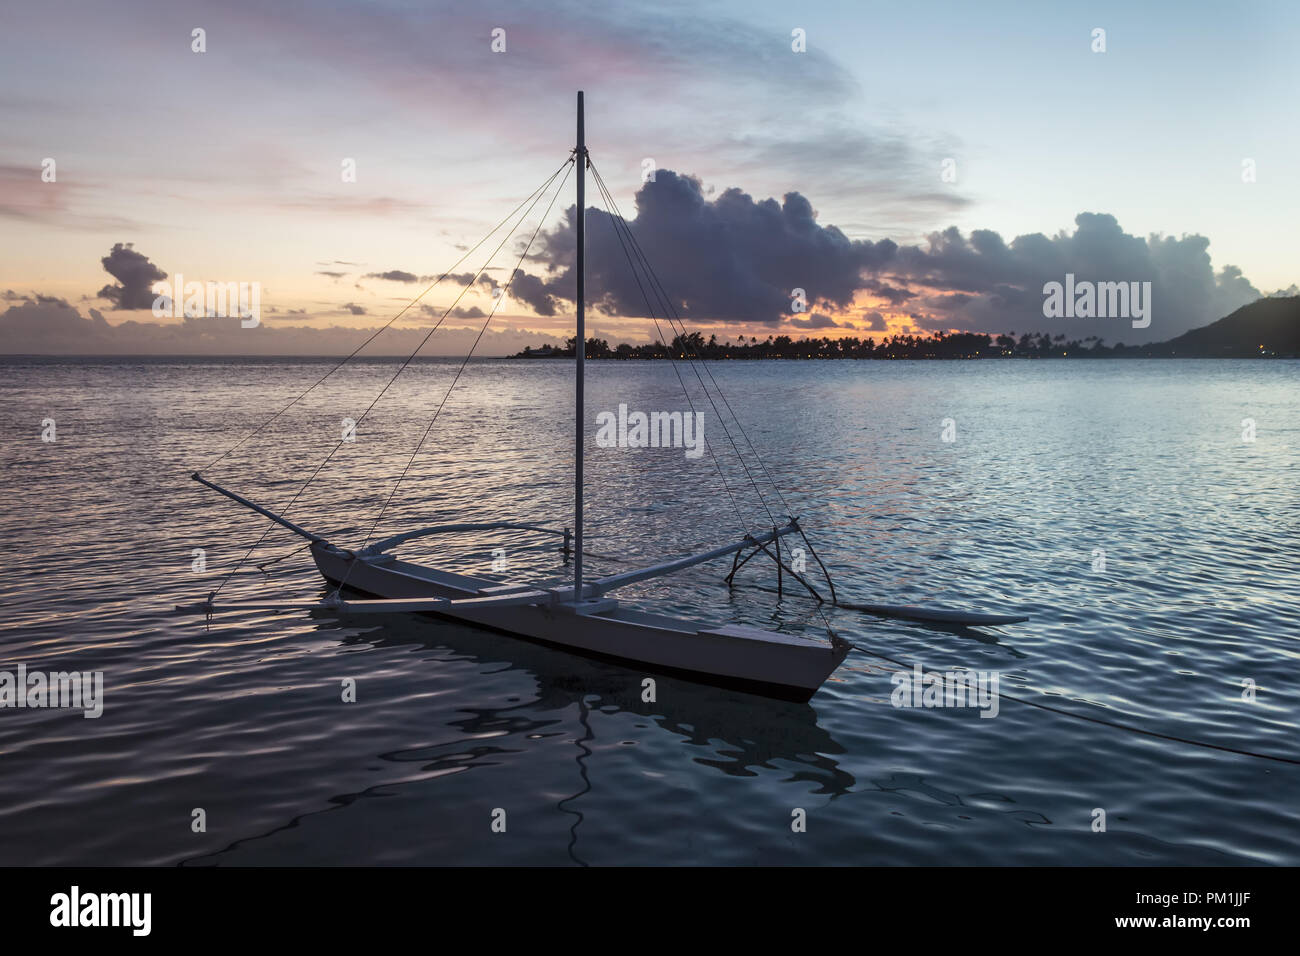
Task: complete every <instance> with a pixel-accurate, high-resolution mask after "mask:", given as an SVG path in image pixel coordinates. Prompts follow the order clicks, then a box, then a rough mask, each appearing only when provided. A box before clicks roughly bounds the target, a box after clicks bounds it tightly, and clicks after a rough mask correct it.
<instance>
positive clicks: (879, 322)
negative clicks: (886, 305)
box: [862, 312, 889, 332]
mask: <svg viewBox="0 0 1300 956" xmlns="http://www.w3.org/2000/svg"><path fill="white" fill-rule="evenodd" d="M862 321H863V322H865V323H866V324H865V325H863V326H862V328H863V330H864V331H867V332H885V331H888V328H889V327H888V326H887V325H885V317H884V316H883V315H881V314H880V313H879V312H865V313H863V315H862Z"/></svg>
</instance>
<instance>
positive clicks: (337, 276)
mask: <svg viewBox="0 0 1300 956" xmlns="http://www.w3.org/2000/svg"><path fill="white" fill-rule="evenodd" d="M316 274H317V275H318V276H329V277H330V278H331V279H342V278H343V277H344V276H346V275H347V273H346V272H317V273H316Z"/></svg>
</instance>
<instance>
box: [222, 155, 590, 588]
mask: <svg viewBox="0 0 1300 956" xmlns="http://www.w3.org/2000/svg"><path fill="white" fill-rule="evenodd" d="M571 162H572V159H566V160H565V161H564V163H562V164H561V165H560V166H559V168H557V169H556V170H555V172H553V173H552V174H551V175H550V176H549V177H548V178H547V179H546V181H545V182H544V183H543V184H542V185H541V187H539V188H538V189H536V190H534V191H533V192H532V193H531V194H530V195H529V198H528V199H525V200H524V202H523V203H521V204H520V206H523V205H524V204H525V203H527V204H528V208H527V209H525V210H524V212H523V213H522V215H521V216H520V217H519V221H518V222H516V223H515V225H514V226H512V227H511V229H510V230H509V231H508V232H507V233H506V235H505V236H504V237H503V238H502V240H501V242H500V243H498V244H497V247H496V248H495V249H494V250H493V251H492V255H491V256H489V257H488V260H487V263H490V262H491V261H492V259H494V258H495V257H496V255H497V253H499V252H500V251H501V249H502V248H503V247H504V246H505V244H506V243H507V242H509V241H510V237H511V236H513V235H514V233H515V230H517V229H518V228H519V226H520V225H521V224H522V223H523V221H524V220H525V219H527V218H528V216H529V214H531V213H532V211H533V209H534V208H535V207H536V206H537V203H538V202H539V201H540V200H541V198H542V196H544V195H545V194H546V190H547V189H549V187H550V185H551V184H552V183H553V182H554V181H555V179H556V178H557V177H558V176H559V175H560V173H561V172H564V171H565V170H566V169H569V168H570V165H569V164H570V163H571ZM566 179H567V176H566ZM530 200H531V202H530ZM552 202H554V198H552ZM520 206H516V207H515V211H518V209H519V208H520ZM513 216H514V212H512V213H511V215H510V216H509V217H507V219H509V218H513ZM500 228H501V227H500V225H498V226H496V227H494V228H493V230H492V232H490V233H488V235H487V236H485V237H484V239H483V240H480V241H479V242H478V243H477V244H476V245H475V246H474V248H475V249H477V248H478V247H479V246H481V245H482V244H483V242H484V241H485V240H486V239H487V238H488V237H490V236H491V235H492V234H494V233H495V232H497V231H498V230H499V229H500ZM467 255H468V253H467V254H466V256H467ZM466 256H462V257H461V259H460V260H459V261H458V262H457V265H459V264H460V263H461V262H464V261H465V258H466ZM487 263H484V266H483V267H480V268H479V269H478V271H477V272H475V273H474V275H473V277H472V278H471V279H470V281H469V282H467V283H466V284H465V286H464V287H463V288H462V289H461V291H460V293H459V294H458V295H457V296H456V298H455V299H454V300H453V301H452V303H451V305H449V306H447V308H446V309H445V310H444V311H443V313H442V315H441V316H440V317H439V319H438V321H437V323H436V324H435V325H434V326H433V328H431V329H430V330H429V331H428V333H426V334H425V336H424V338H422V339H421V340H420V343H419V344H418V345H417V346H416V347H415V350H414V351H413V352H411V354H410V355H408V356H407V357H406V359H405V361H403V362H402V364H401V366H400V367H399V368H398V369H397V371H396V372H395V373H393V375H392V377H391V378H389V380H388V381H387V383H385V385H384V387H383V388H382V389H381V390H380V392H379V394H378V395H376V396H375V398H374V400H373V401H371V403H370V404H369V406H367V407H366V410H365V411H364V412H363V413H362V414H361V417H360V418H358V419H357V420H356V424H357V425H360V424H361V423H362V422H363V421H365V419H366V416H368V415H369V414H370V412H371V411H372V410H373V409H374V407H375V406H376V405H377V404H378V403H379V400H380V399H381V398H383V397H384V394H385V393H386V392H387V391H388V389H389V388H391V387H392V385H393V383H394V382H395V381H397V377H398V376H399V375H401V374H402V372H404V371H405V370H406V368H407V367H408V366H409V365H410V364H411V362H412V361H413V360H414V359H415V357H416V355H418V354H419V352H420V350H421V349H422V348H424V346H425V343H427V342H428V341H429V339H430V338H431V337H432V336H433V333H435V332H436V331H438V329H439V328H441V326H442V324H443V322H444V321H446V319H447V316H448V315H450V314H451V311H452V310H453V309H454V308H455V307H456V305H457V304H458V303H459V302H460V300H461V299H462V298H463V297H464V296H465V293H466V292H468V291H469V290H470V289H471V288H473V286H474V283H476V282H477V281H478V277H479V276H480V275H482V274H483V272H484V269H485V268H486V265H487ZM452 268H453V269H454V268H455V266H453V267H452ZM450 271H451V270H448V272H447V273H444V275H447V274H450ZM511 278H513V276H512V277H511ZM434 284H435V285H436V283H434ZM430 288H432V286H430ZM425 292H428V289H426V290H425V291H424V292H421V293H420V295H419V296H417V297H416V298H415V299H413V300H412V301H411V302H410V303H408V304H407V305H406V307H405V308H403V309H402V311H401V312H399V313H398V314H397V316H394V317H393V319H392V320H390V321H389V323H388V325H392V323H393V322H395V321H396V320H397V317H398V316H400V315H401V314H402V313H404V312H406V311H407V310H408V309H410V308H411V306H412V305H414V304H415V302H417V301H419V298H420V297H422V296H423V295H424V294H425ZM387 327H388V326H387V325H386V326H384V328H387ZM380 331H381V332H382V331H383V329H380ZM375 335H378V333H376V334H375ZM375 335H372V336H371V337H370V339H368V340H367V341H368V342H369V341H373V340H374V338H375ZM480 335H481V333H480ZM362 347H364V343H363V346H362ZM359 351H360V349H357V350H356V351H354V352H353V353H352V355H349V356H348V359H350V358H352V356H354V355H356V354H357V352H359ZM348 359H344V361H343V362H340V363H339V364H338V365H336V366H335V367H334V368H333V369H331V370H330V371H329V372H327V373H326V374H325V375H324V376H322V377H321V379H320V381H318V382H317V383H316V384H315V385H312V386H311V388H309V389H307V391H306V392H303V394H302V395H300V396H299V397H298V399H294V401H293V402H290V403H289V405H287V406H285V407H284V408H283V409H281V410H280V411H279V412H277V413H276V414H275V415H274V416H272V418H271V419H270V420H268V421H267V422H265V423H263V425H262V426H260V427H259V428H258V429H257V431H261V430H262V428H265V427H266V426H267V425H269V424H270V422H271V421H273V420H274V419H275V418H278V417H279V416H280V415H281V414H283V413H284V412H285V411H287V410H288V409H289V408H290V407H291V406H292V405H294V404H296V402H297V401H298V400H299V399H301V398H302V397H303V396H305V395H306V394H307V392H310V391H311V389H312V388H315V387H316V385H319V384H320V382H323V381H324V380H325V379H326V378H329V376H330V375H332V374H333V373H334V372H336V371H338V369H340V368H342V367H343V365H344V364H346V362H347V361H348ZM254 434H256V431H255V432H254ZM247 437H248V438H251V437H252V435H249V436H247ZM244 440H247V438H246V439H244ZM241 444H242V442H241ZM344 444H346V440H344V439H340V440H339V441H338V443H336V444H335V446H334V447H333V448H332V449H330V452H329V454H327V455H326V456H325V458H324V459H323V460H322V461H321V462H320V463H319V464H318V465H317V466H316V468H315V470H314V471H312V473H311V475H310V476H308V478H307V480H306V481H304V482H303V483H302V485H301V486H299V488H298V490H297V491H296V492H294V495H293V497H292V498H291V499H290V500H289V503H288V504H287V505H286V506H285V507H284V508H282V509H280V511H279V514H280V515H281V517H283V516H284V515H285V514H287V512H288V511H289V509H290V508H292V507H293V506H294V504H296V503H297V501H298V499H299V498H300V497H301V496H302V494H303V492H304V491H306V490H307V488H308V487H309V486H310V485H311V483H312V482H313V481H314V480H315V479H316V476H317V475H319V474H320V473H321V469H323V468H324V467H325V466H326V465H327V464H328V463H329V462H330V460H331V459H332V458H333V457H334V456H335V455H336V454H337V453H338V451H339V449H340V448H342V447H343V445H344ZM235 447H238V445H236V446H235ZM233 450H234V449H233V448H232V449H231V451H233ZM226 454H229V452H227V453H226ZM222 457H225V456H224V455H223V456H222ZM219 460H220V459H218V461H219ZM275 527H276V522H274V521H272V522H270V523H269V524H268V525H267V527H266V528H265V530H263V531H262V534H261V536H260V537H258V539H257V541H255V542H254V543H253V545H252V547H250V548H249V549H248V550H247V551H246V552H244V556H243V557H242V558H240V559H239V561H238V562H237V563H236V564H235V566H234V567H233V568H231V569H230V571H229V572H228V573H227V574H226V576H225V577H224V578H222V579H221V583H220V584H218V585H217V587H216V589H215V590H213V591H212V593H211V594H209V595H208V600H209V601H212V600H213V599H214V598H215V597H216V596H217V595H218V594H220V593H221V590H222V589H223V588H224V587H225V586H226V584H228V583H229V582H230V579H231V578H233V577H234V576H235V574H236V572H238V571H239V569H240V568H241V567H243V566H244V564H245V563H246V562H247V561H248V559H249V558H250V557H251V556H252V554H253V552H254V551H256V550H257V549H258V548H259V547H261V545H262V542H263V541H265V540H266V536H267V535H268V534H270V533H271V531H272V530H273V529H274V528H275Z"/></svg>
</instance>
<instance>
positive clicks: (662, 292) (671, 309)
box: [592, 164, 836, 631]
mask: <svg viewBox="0 0 1300 956" xmlns="http://www.w3.org/2000/svg"><path fill="white" fill-rule="evenodd" d="M592 175H593V178H595V179H596V180H597V183H598V184H599V185H600V187H601V188H602V191H603V192H604V193H605V195H606V196H607V197H608V202H609V203H610V204H611V205H612V206H613V209H614V212H615V213H616V215H617V217H618V219H619V220H620V221H622V223H623V228H624V230H625V231H626V232H627V234H628V238H629V240H630V241H631V243H632V245H633V247H634V248H635V249H636V250H637V252H638V254H639V256H640V258H641V260H642V261H643V263H644V267H645V269H646V270H647V273H648V276H647V277H648V278H649V279H652V280H653V281H654V283H655V284H656V286H657V287H658V293H659V298H660V299H661V300H662V301H663V302H664V304H665V305H666V306H667V309H666V311H667V313H669V315H670V316H676V320H677V325H678V326H679V327H680V329H681V336H682V344H683V345H684V346H686V348H687V349H689V350H690V351H691V352H692V353H693V354H694V355H695V357H696V358H697V359H700V355H699V353H698V352H696V351H695V350H694V349H693V348H692V347H691V346H690V343H689V339H688V338H687V333H686V323H685V322H684V321H683V320H682V318H681V316H680V315H679V314H678V313H677V309H676V307H675V306H673V304H672V300H671V298H670V297H669V295H668V291H667V289H665V288H664V285H663V282H662V281H661V280H660V278H659V275H658V273H656V272H655V271H654V268H653V267H652V266H651V265H650V260H649V257H648V256H647V255H646V253H645V250H644V249H642V248H641V244H640V243H639V242H638V241H637V239H636V236H635V235H634V234H633V233H632V228H631V225H630V224H629V223H628V222H627V220H626V219H625V218H624V217H623V214H622V212H621V211H619V209H618V203H617V202H615V201H614V198H613V195H612V194H611V193H610V190H609V187H608V186H607V185H605V182H604V177H603V176H601V174H600V170H598V169H596V168H595V165H594V164H593V165H592ZM668 322H669V324H670V326H671V323H672V318H668ZM661 334H662V333H661ZM699 366H702V367H703V368H704V372H705V374H706V375H708V376H709V381H710V382H712V383H713V387H714V389H715V390H716V391H717V393H718V397H719V398H720V399H722V403H723V405H725V406H726V409H727V411H728V412H730V413H731V417H732V418H733V419H734V420H735V423H736V428H737V430H738V431H739V432H740V436H741V438H743V439H744V440H745V444H746V445H747V446H748V447H749V450H750V452H751V454H752V455H753V456H754V458H755V459H756V460H757V461H758V466H759V468H760V469H762V472H763V476H764V477H765V478H766V479H767V482H768V484H769V485H771V487H772V490H773V491H775V492H776V496H777V500H779V501H780V502H781V506H782V507H783V508H785V510H786V514H787V516H788V517H790V518H791V519H792V520H793V519H794V517H795V515H794V509H792V508H791V507H790V502H789V501H787V500H786V497H785V494H784V493H783V492H782V491H781V486H780V485H778V484H777V483H776V479H774V478H773V477H772V473H771V472H770V471H769V470H768V468H767V462H766V460H765V459H764V457H763V456H762V455H760V454H759V453H758V449H757V448H755V447H754V442H753V440H752V439H750V437H749V433H748V432H747V431H746V430H745V425H744V423H743V422H741V420H740V416H739V415H737V414H736V410H735V409H734V408H732V407H731V402H730V401H729V400H728V398H727V394H726V392H724V391H723V390H722V386H721V385H719V384H718V380H717V378H715V377H714V375H713V370H712V369H710V368H709V366H708V364H707V363H705V362H704V361H703V360H702V359H701V360H700V361H699V365H698V366H697V367H696V369H697V370H696V373H695V374H696V376H697V377H698V376H699V371H698V367H699ZM700 384H701V385H703V381H702V380H701V383H700ZM705 394H708V390H707V388H706V389H705ZM710 403H711V404H712V401H711V400H710ZM714 411H715V413H717V414H718V417H719V420H722V415H721V413H718V412H717V406H716V404H715V405H714ZM723 429H724V431H725V430H726V423H725V421H723ZM727 437H728V438H729V439H730V437H731V436H730V433H728V436H727ZM733 448H734V442H733ZM737 457H738V458H740V457H741V456H740V453H739V451H737ZM742 464H743V459H742ZM745 471H746V474H747V475H748V474H749V469H748V468H746V469H745ZM750 482H751V484H753V483H754V482H753V477H752V476H750ZM755 491H757V485H756V484H755ZM758 495H759V499H760V500H761V499H762V497H763V496H762V492H758ZM764 507H766V503H765V504H764ZM768 515H769V517H770V516H771V512H770V511H769V512H768ZM799 536H800V537H801V538H802V539H803V541H804V544H806V545H807V546H808V550H809V552H810V553H811V554H812V556H813V558H814V560H816V562H817V565H818V567H819V568H820V569H821V572H822V576H823V577H825V579H826V584H827V586H828V587H829V588H830V591H831V602H832V603H835V601H836V596H835V582H834V581H833V580H831V573H830V571H829V570H828V569H827V567H826V565H825V564H824V563H823V562H822V559H821V556H820V555H818V554H817V550H816V549H815V548H814V547H813V544H812V541H810V540H809V538H808V534H807V532H805V531H804V530H803V528H800V529H799ZM829 629H830V625H829V624H827V630H828V631H829Z"/></svg>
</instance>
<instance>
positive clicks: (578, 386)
mask: <svg viewBox="0 0 1300 956" xmlns="http://www.w3.org/2000/svg"><path fill="white" fill-rule="evenodd" d="M573 162H574V165H575V166H577V167H578V215H577V219H576V220H575V223H574V227H575V231H576V233H577V235H576V236H575V237H574V238H575V240H576V243H577V248H576V249H575V252H574V254H575V256H576V268H575V278H576V280H577V281H576V286H577V291H576V294H575V298H576V300H577V301H576V303H575V304H576V306H577V321H578V330H577V337H576V339H575V341H574V355H575V356H576V358H577V370H576V371H577V374H576V375H575V376H574V377H575V380H576V383H575V386H574V388H575V394H574V423H575V427H574V434H573V593H574V595H575V596H576V597H577V599H578V600H581V598H582V430H583V427H584V425H585V424H586V423H585V421H584V420H583V419H584V416H585V414H586V409H585V402H584V400H583V384H584V382H583V377H584V375H585V369H584V366H583V360H584V359H585V358H586V356H587V327H586V314H585V313H586V301H585V299H586V259H587V229H586V225H587V196H586V187H587V134H586V129H585V125H584V119H583V113H582V90H578V144H577V146H576V148H575V149H574V157H573Z"/></svg>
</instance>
